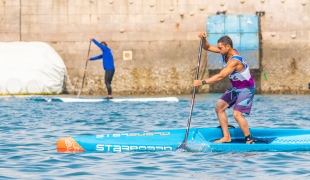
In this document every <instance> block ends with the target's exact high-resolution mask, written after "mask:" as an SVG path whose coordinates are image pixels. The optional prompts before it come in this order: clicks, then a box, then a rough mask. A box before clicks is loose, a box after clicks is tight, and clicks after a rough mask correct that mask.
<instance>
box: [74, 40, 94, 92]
mask: <svg viewBox="0 0 310 180" xmlns="http://www.w3.org/2000/svg"><path fill="white" fill-rule="evenodd" d="M90 46H91V40H90V41H89V47H88V54H87V59H86V64H85V68H84V76H83V81H82V86H81V89H80V91H79V93H78V96H77V98H79V97H80V94H81V91H82V89H83V86H84V79H85V76H86V69H87V63H88V57H89V52H90Z"/></svg>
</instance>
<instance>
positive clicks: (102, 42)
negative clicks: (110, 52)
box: [100, 41, 108, 46]
mask: <svg viewBox="0 0 310 180" xmlns="http://www.w3.org/2000/svg"><path fill="white" fill-rule="evenodd" d="M100 44H102V45H105V46H108V44H107V43H106V42H104V41H101V43H100Z"/></svg>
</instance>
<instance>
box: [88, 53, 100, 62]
mask: <svg viewBox="0 0 310 180" xmlns="http://www.w3.org/2000/svg"><path fill="white" fill-rule="evenodd" d="M101 58H102V55H101V54H100V55H99V56H95V57H91V58H89V60H91V61H92V60H98V59H101Z"/></svg>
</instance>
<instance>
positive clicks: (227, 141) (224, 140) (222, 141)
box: [214, 137, 231, 143]
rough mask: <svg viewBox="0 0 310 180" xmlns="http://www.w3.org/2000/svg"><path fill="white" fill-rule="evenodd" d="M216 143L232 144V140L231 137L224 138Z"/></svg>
mask: <svg viewBox="0 0 310 180" xmlns="http://www.w3.org/2000/svg"><path fill="white" fill-rule="evenodd" d="M214 142H215V143H230V142H231V138H230V137H222V138H221V139H219V140H216V141H214Z"/></svg>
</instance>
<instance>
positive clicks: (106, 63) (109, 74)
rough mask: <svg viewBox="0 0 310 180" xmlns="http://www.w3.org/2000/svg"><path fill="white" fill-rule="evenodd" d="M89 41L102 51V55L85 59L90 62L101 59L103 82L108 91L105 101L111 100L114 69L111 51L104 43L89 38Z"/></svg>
mask: <svg viewBox="0 0 310 180" xmlns="http://www.w3.org/2000/svg"><path fill="white" fill-rule="evenodd" d="M91 40H92V41H93V42H94V43H95V44H96V45H97V46H98V47H99V48H100V49H101V50H102V54H101V55H99V56H95V57H91V58H89V57H87V59H88V60H90V61H93V60H98V59H101V58H102V66H103V69H104V70H105V76H104V80H105V85H106V87H107V90H108V96H107V97H106V98H105V99H113V96H112V87H111V83H112V80H113V76H114V72H115V67H114V59H113V55H112V52H111V49H110V48H108V45H107V43H106V42H104V41H102V42H101V43H99V42H98V41H97V40H96V39H94V38H91Z"/></svg>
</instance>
